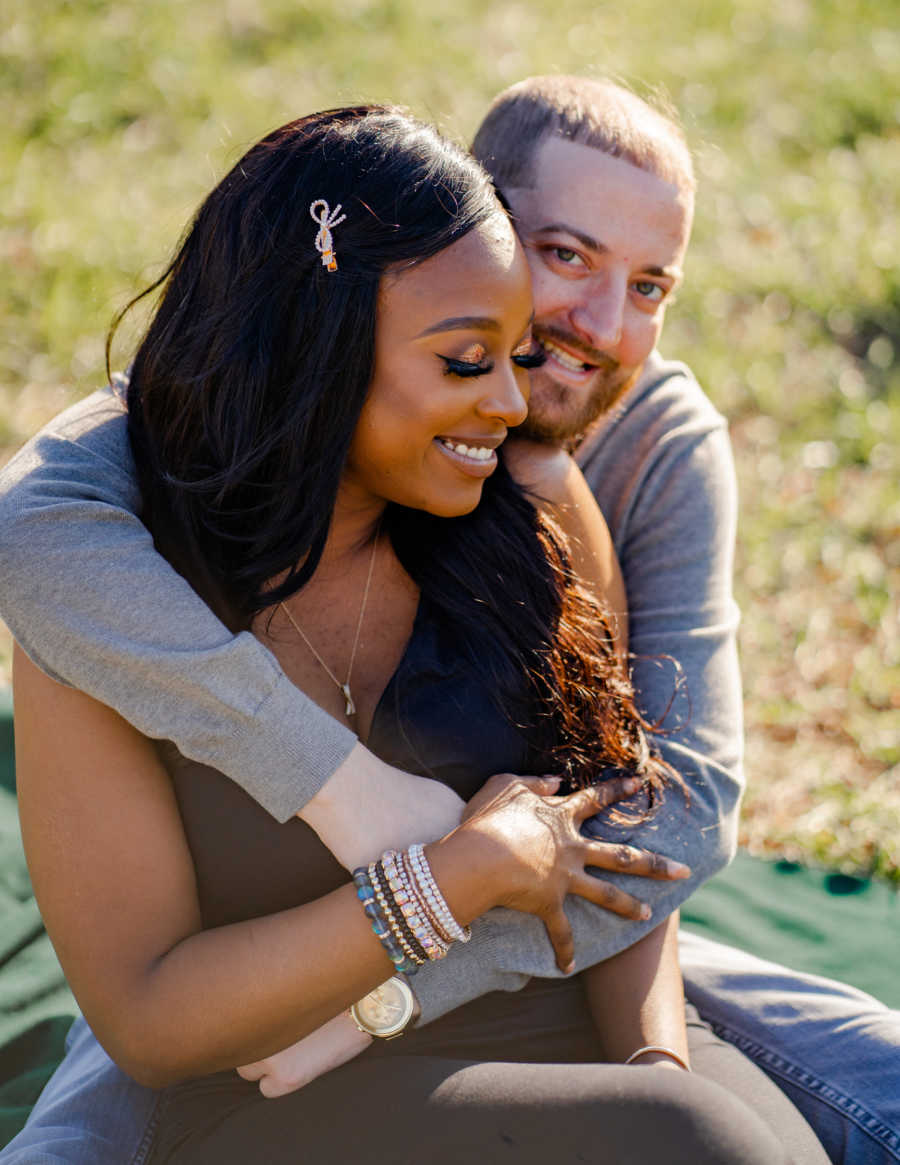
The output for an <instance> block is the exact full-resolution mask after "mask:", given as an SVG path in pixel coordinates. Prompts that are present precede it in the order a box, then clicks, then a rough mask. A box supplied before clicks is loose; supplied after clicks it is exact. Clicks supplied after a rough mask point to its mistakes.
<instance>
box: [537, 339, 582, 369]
mask: <svg viewBox="0 0 900 1165" xmlns="http://www.w3.org/2000/svg"><path fill="white" fill-rule="evenodd" d="M541 343H542V345H543V348H544V351H545V352H549V353H550V354H551V356H553V358H554V360H558V361H559V362H560V364H562V366H563V367H564V368H571V369H572V371H573V372H584V371H585V369H586V368H587V367H588V366H587V365H586V364H585V362H584V361H583V360H576V359H575V357H574V356H570V355H569V353H568V352H564V351H563V350H562V348H557V346H556V345H555V344H551V342H550V341H549V340H542V341H541Z"/></svg>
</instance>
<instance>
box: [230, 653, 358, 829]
mask: <svg viewBox="0 0 900 1165" xmlns="http://www.w3.org/2000/svg"><path fill="white" fill-rule="evenodd" d="M298 695H300V693H299V692H298V689H297V687H296V685H294V684H292V683H291V681H290V680H289V679H288V678H287V677H286V676H283V675H282V676H280V677H279V678H278V680H277V681H276V683H275V685H274V686H273V687H272V689H271V690H270V691H269V693H268V695H267V696H266V697H265V699H264V700H263V701H262V703H261V704H260V705H259V707H258V708H257V709H256V711H255V713H254V714H253V716H252V717H250V718H249V720H248V721H247V724H246V728H245V731H244V732H242V733H241V735H240V737H239V738H237V739H235V740H233V742H232V743H233V751H232V752H231V756H230V758H229V761H230V763H229V769H230V770H231V771H232V772H237V773H241V774H242V779H241V782H240V783H241V786H242V788H243V789H245V790H246V792H247V793H249V794H250V796H251V797H252V798H253V799H254V800H255V801H258V802H259V803H260V805H262V807H263V808H264V809H265V810H266V811H267V812H268V813H270V814H271V815H272V816H273V817H274V818H275V819H276V820H277V821H280V822H282V823H283V822H285V821H289V820H290V818H291V817H293V816H294V815H295V814H296V813H297V812H298V811H299V810H300V809H302V808H303V806H304V805H305V804H306V802H307V801H309V800H310V799H311V798H312V797H314V796H315V795H316V793H318V792H319V790H320V789H321V788H322V786H323V785H325V784H326V783H327V782H328V780H329V779H330V778H331V777H332V776H333V775H334V773H335V770H336V769H338V768H339V767H340V766H341V765H342V764H343V763H344V761H345V760H346V759H347V757H348V755H349V754H350V751H351V750H352V749H353V747H354V745H355V744H356V743H357V738H356V736H355V734H354V733H353V732H351V731H350V729H349V728H347V727H345V726H344V725H343V724H340V723H339V722H338V721H337V720H335V719H334V717H332V716H329V715H328V713H327V712H325V711H323V709H321V708H320V707H319V706H318V705H317V704H315V703H313V701H312V700H310V699H308V698H307V699H306V700H304V705H303V708H302V710H300V711H298V704H297V701H298ZM248 774H249V776H248Z"/></svg>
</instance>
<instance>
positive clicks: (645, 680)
mask: <svg viewBox="0 0 900 1165" xmlns="http://www.w3.org/2000/svg"><path fill="white" fill-rule="evenodd" d="M581 461H582V468H583V471H584V473H585V476H586V478H587V480H588V483H589V485H590V486H591V488H592V490H593V492H594V494H595V496H596V497H597V500H598V502H599V503H600V507H601V509H602V510H603V512H604V515H605V516H606V518H607V521H608V522H609V526H610V530H611V532H612V535H613V540H614V543H615V546H616V551H617V553H618V555H619V560H620V563H621V566H622V572H623V575H624V578H625V587H626V591H627V594H628V606H629V631H630V634H629V639H630V648H631V652H632V655H633V679H634V684H635V689H636V691H637V694H638V702H639V705H640V707H641V710H642V711H643V712H644V714H645V716H646V717H647V719H648V720H649V721H650V722H651V723H654V722H656V721H658V720H660V719H662V720H663V722H662V723H661V724H660V725H659V731H658V732H657V733H655V735H654V741H655V743H656V745H657V747H658V748H659V750H660V751H661V753H662V754H663V756H664V757H665V759H666V760H667V761H668V762H669V763H670V764H671V765H672V767H673V768H674V769H676V770H677V772H678V773H680V775H681V776H682V778H683V780H684V782H685V785H686V787H687V790H688V794H689V796H688V797H687V798H686V797H685V796H684V795H683V794H682V793H681V792H680V791H679V790H677V789H675V788H671V789H669V790H668V791H667V794H666V798H665V800H664V802H663V804H662V806H661V807H660V809H659V811H658V812H657V813H656V814H655V815H654V816H653V817H651V818H650V819H648V820H647V821H645V822H643V823H641V824H640V825H637V826H635V827H627V828H626V827H616V826H609V825H605V824H603V823H602V821H601V820H600V819H599V818H596V819H592V820H591V821H590V822H588V823H586V825H585V829H586V831H587V832H589V833H591V834H592V835H594V836H597V837H601V838H604V839H606V840H610V841H622V842H627V843H629V844H631V845H635V846H639V847H641V848H645V849H651V850H656V851H658V852H660V853H663V854H665V855H666V856H668V857H672V858H675V859H677V860H678V861H682V862H686V863H687V864H688V865H689V866H690V867H691V870H692V874H691V877H690V878H688V879H686V880H685V881H683V882H657V881H652V880H651V879H648V878H636V877H629V876H626V875H618V874H610V873H607V872H604V873H603V875H602V876H603V877H604V878H605V879H609V880H610V881H612V882H614V883H616V884H617V885H619V886H620V887H621V888H622V889H625V890H627V891H628V892H629V893H632V894H634V895H635V896H636V897H637V898H639V899H640V900H642V901H645V902H647V903H648V904H649V905H650V906H651V908H652V911H653V914H652V918H651V919H650V921H649V922H647V923H638V922H633V921H629V920H626V919H623V918H620V917H619V916H618V915H615V914H611V913H609V912H607V911H604V910H601V909H599V908H597V907H595V906H593V905H592V904H590V903H588V902H586V901H585V900H584V899H581V898H575V897H570V898H569V899H568V901H567V904H566V910H567V913H568V915H569V919H570V921H571V923H572V928H573V933H574V937H575V950H576V970H583V969H584V968H585V967H587V966H590V965H592V964H593V963H596V962H599V961H601V960H602V959H606V958H609V957H610V956H612V955H614V954H616V953H617V952H618V951H620V950H622V949H624V948H625V947H628V946H630V945H631V944H632V943H634V942H635V941H636V940H637V939H639V938H640V937H641V936H642V935H643V934H645V933H646V932H647V931H648V930H650V929H652V928H653V927H655V926H657V925H658V924H659V923H660V922H662V921H663V920H664V919H665V918H666V917H668V915H669V914H671V912H672V911H673V910H676V909H677V908H678V907H679V906H680V905H681V904H682V903H683V902H684V901H685V899H686V898H687V897H688V896H689V895H690V894H691V893H692V892H693V891H694V890H695V889H697V887H698V886H699V885H700V884H701V883H702V882H704V881H705V880H706V879H707V878H709V877H711V876H712V875H713V874H715V873H716V872H717V871H718V870H720V869H722V868H723V867H724V866H725V865H726V864H727V863H728V862H729V861H730V860H731V858H732V857H733V855H734V851H735V847H736V838H737V819H738V809H739V805H740V797H741V792H742V790H743V773H742V747H743V731H742V717H741V687H740V675H739V672H738V663H737V648H736V631H737V624H738V612H737V607H736V605H735V603H734V600H733V598H732V591H731V583H732V566H733V548H734V540H735V529H736V514H737V491H736V485H735V475H734V466H733V461H732V456H731V448H730V444H729V440H728V435H727V431H726V427H725V422H724V420H723V419H722V417H721V416H719V414H718V413H716V411H715V410H714V409H713V408H712V406H711V404H710V403H709V401H708V400H707V398H706V397H705V396H704V394H703V393H702V391H701V390H700V388H699V386H698V385H697V383H696V381H695V380H694V379H693V377H692V376H691V375H690V373H689V372H688V370H687V369H686V368H684V367H683V366H682V365H674V364H666V365H663V364H662V362H661V361H660V360H659V359H658V358H656V357H654V359H653V360H652V361H651V362H650V364H649V365H648V368H647V370H646V371H645V374H644V376H643V377H642V378H641V381H640V382H639V383H638V384H637V385H636V386H635V388H634V389H633V390H632V392H631V393H630V394H629V397H628V398H627V399H626V401H625V403H624V406H623V408H622V409H621V410H620V411H619V412H618V413H617V414H616V415H615V416H613V417H610V418H609V420H608V423H607V424H606V425H605V427H604V428H603V430H602V431H601V433H600V434H599V435H598V437H596V438H595V439H594V440H593V441H591V442H590V444H589V445H588V446H587V447H586V449H585V450H584V454H583V456H582V458H581ZM676 661H677V666H676ZM473 932H474V939H475V941H473V942H472V943H470V944H469V945H468V946H467V947H458V948H453V949H451V952H450V955H449V956H448V957H447V959H445V960H444V961H443V962H441V963H435V964H430V965H428V966H427V967H423V968H422V969H421V970H420V972H419V974H418V975H417V976H416V979H415V989H416V994H417V995H418V997H419V1001H420V1004H421V1007H422V1020H421V1021H420V1022H428V1021H429V1020H431V1019H434V1018H436V1017H437V1016H438V1015H440V1014H442V1013H443V1012H444V1011H446V1010H449V1008H450V1007H456V1006H459V1005H461V1004H462V1003H464V1002H467V1001H468V1000H469V999H473V998H475V997H476V996H478V995H481V994H484V993H485V992H486V991H491V990H507V991H512V990H516V989H518V988H520V987H522V986H523V985H524V983H525V982H526V981H527V977H528V976H529V975H541V976H548V977H554V976H557V975H559V971H558V970H557V968H556V965H555V963H554V961H553V952H552V949H551V947H550V943H549V941H548V940H547V937H546V934H545V932H544V930H543V927H542V925H541V924H540V922H539V921H538V920H537V919H536V918H533V917H532V916H530V915H528V916H526V915H520V914H517V915H513V914H512V913H511V912H509V911H505V910H494V911H491V912H490V913H489V914H488V915H486V916H485V917H484V918H482V919H481V920H479V922H477V923H476V924H475V926H474V927H473Z"/></svg>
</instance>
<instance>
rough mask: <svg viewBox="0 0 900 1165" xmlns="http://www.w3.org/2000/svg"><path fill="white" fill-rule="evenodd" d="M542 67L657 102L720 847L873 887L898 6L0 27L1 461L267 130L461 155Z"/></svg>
mask: <svg viewBox="0 0 900 1165" xmlns="http://www.w3.org/2000/svg"><path fill="white" fill-rule="evenodd" d="M558 70H567V71H587V72H594V73H612V74H615V75H618V76H621V77H623V78H625V79H627V80H630V81H632V82H633V83H635V84H636V85H637V86H638V87H639V88H640V89H646V88H648V87H656V86H659V87H661V88H662V89H663V90H664V91H665V92H666V93H667V94H668V95H669V97H670V98H671V99H672V100H673V101H674V103H675V104H676V105H677V106H678V107H679V108H680V109H681V110H682V112H683V115H684V117H685V121H686V124H687V130H688V133H689V136H690V138H691V141H692V143H693V144H694V146H695V149H696V152H697V157H698V169H699V174H700V183H701V185H700V201H699V206H698V217H697V226H696V233H695V241H694V244H693V246H692V250H691V255H690V259H689V265H688V282H687V285H686V287H685V289H684V291H683V293H682V294H681V296H680V303H679V304H678V305H677V306H676V307H675V308H674V309H673V312H672V313H671V316H670V322H669V325H668V332H667V339H666V343H665V345H664V349H665V351H666V353H667V354H669V355H676V356H678V357H680V358H682V359H685V360H687V361H688V362H689V363H691V364H692V365H693V367H694V368H695V370H696V371H697V372H698V374H699V376H700V378H701V380H702V382H703V383H704V384H705V385H706V387H707V388H708V390H709V392H710V394H711V395H712V397H713V399H714V400H715V401H716V403H717V404H718V406H719V407H720V408H721V409H722V410H723V411H724V412H725V413H726V414H727V415H728V416H729V418H730V419H731V421H732V431H733V436H734V441H735V450H736V455H737V460H738V470H739V476H740V482H741V488H742V497H743V502H742V520H741V534H740V546H739V554H738V563H737V573H736V583H737V591H738V596H739V599H740V602H741V605H742V608H743V611H744V623H743V629H742V658H743V668H744V675H745V682H746V690H747V745H748V767H749V774H750V779H751V787H750V793H749V795H748V799H747V804H746V809H745V814H744V823H745V825H744V840H745V842H747V843H748V844H750V845H751V846H752V847H753V848H754V849H758V850H764V851H769V852H779V853H788V854H790V855H792V856H798V855H799V856H801V857H806V858H807V859H813V860H820V861H823V862H828V863H831V864H835V863H836V864H840V863H847V864H848V865H849V866H851V867H852V868H854V869H857V870H860V869H861V870H864V871H865V870H871V871H876V872H879V873H881V874H883V875H885V876H889V877H892V878H894V879H897V880H900V613H898V598H897V596H898V594H900V490H898V486H897V480H898V475H900V452H898V451H900V372H898V361H897V353H898V349H900V273H898V270H900V264H898V259H897V256H898V254H900V206H898V202H900V193H898V192H900V134H898V124H900V30H898V25H897V20H896V5H895V4H894V3H893V0H883V2H881V3H875V2H870V3H866V2H860V0H857V2H854V0H846V2H842V3H838V2H837V0H815V2H814V0H783V2H780V3H778V4H775V3H772V4H760V3H759V2H758V0H734V2H731V3H726V2H724V0H708V2H707V0H683V2H682V3H681V4H678V5H673V4H663V3H661V2H659V0H634V2H633V3H631V4H630V5H628V6H627V7H626V6H623V5H621V4H619V3H616V4H612V3H608V2H607V3H599V4H598V3H593V2H591V3H589V2H587V0H557V2H555V3H553V4H549V3H548V4H535V3H525V2H524V0H523V2H521V3H513V2H508V0H507V2H504V0H498V2H496V3H493V4H491V5H489V6H488V5H484V4H483V3H474V2H473V0H462V2H460V3H455V4H454V5H452V6H451V5H449V4H446V3H445V4H438V5H416V4H413V3H412V2H411V0H393V2H391V0H382V2H380V3H369V2H366V0H347V3H344V4H342V5H341V6H339V7H338V6H332V5H325V4H324V3H307V4H302V3H297V2H296V0H226V2H224V3H223V2H222V0H215V2H213V0H154V2H152V3H149V4H148V3H141V4H139V3H137V2H136V0H119V2H117V3H116V4H109V3H106V2H100V0H94V2H89V0H79V2H78V3H63V2H62V0H53V2H51V0H29V3H28V4H14V3H13V0H0V76H2V78H3V85H2V88H0V94H2V96H0V102H2V105H0V114H2V118H0V174H2V175H3V178H2V182H3V198H2V199H0V288H2V298H3V311H2V314H0V447H3V448H4V449H5V451H6V453H9V452H10V451H11V450H12V449H14V448H15V447H16V446H17V445H18V444H19V443H20V442H21V441H22V440H23V439H25V437H27V436H28V435H29V434H30V433H31V432H33V431H34V429H35V428H36V427H37V426H38V425H39V424H40V423H41V422H42V421H43V420H44V419H46V418H48V417H49V416H51V415H52V414H53V413H54V412H55V411H57V410H58V409H59V408H60V407H61V406H62V405H63V404H65V403H66V402H67V401H69V400H72V399H75V398H76V397H77V396H78V395H81V394H83V393H85V392H86V391H88V390H89V389H90V388H92V387H93V386H95V385H96V384H98V383H100V382H101V380H102V378H103V370H102V355H103V337H104V333H105V330H106V327H107V324H108V322H109V320H110V318H111V317H112V315H113V313H114V311H115V310H116V309H117V308H118V307H120V306H121V305H122V303H123V302H124V301H125V300H126V299H127V298H128V297H129V295H130V294H132V293H133V292H134V291H135V290H136V289H137V288H138V287H140V286H141V285H142V284H143V283H144V282H147V281H149V280H150V279H151V278H152V277H153V276H154V274H155V273H156V272H158V271H159V270H160V269H161V266H162V265H163V263H164V261H165V259H166V257H167V255H168V254H169V252H170V250H171V248H172V246H173V244H174V242H175V240H176V239H177V237H178V235H179V233H180V231H181V229H182V228H183V226H184V224H185V222H186V221H187V219H188V218H189V216H190V214H191V211H192V210H193V208H194V207H195V206H196V204H197V202H198V200H199V199H200V197H201V196H202V195H203V194H204V192H205V191H206V190H207V189H208V188H209V187H210V185H211V184H212V183H213V181H214V180H215V179H216V177H217V176H219V175H220V174H221V173H223V171H224V169H225V168H226V167H227V166H228V165H229V164H230V163H232V162H233V161H234V160H235V159H236V158H237V157H238V156H239V154H240V153H241V152H242V150H243V149H244V148H245V147H246V146H247V145H248V144H250V142H252V141H253V140H255V139H256V138H257V137H259V136H260V135H261V134H262V133H263V132H264V131H265V130H266V129H268V128H270V127H272V126H274V125H276V124H278V123H280V122H282V121H284V120H286V119H288V118H289V117H291V116H294V115H297V114H300V113H304V112H308V111H309V110H311V109H314V108H322V107H327V106H332V105H338V104H346V103H349V102H352V101H357V100H363V99H365V100H393V101H398V102H401V103H404V104H407V105H409V106H411V107H412V108H413V110H414V111H415V112H417V113H419V114H421V115H423V116H425V117H428V118H430V119H431V120H434V121H437V122H438V123H439V124H440V125H442V127H443V128H444V129H445V130H446V131H447V132H449V133H451V134H452V135H454V136H457V137H460V138H467V137H468V136H469V135H470V134H471V131H472V129H473V128H474V126H475V125H476V124H477V120H478V117H479V115H480V113H481V112H482V111H483V109H484V107H485V105H486V103H487V100H488V99H489V98H490V96H491V95H492V94H493V93H494V92H495V91H496V90H497V89H498V88H499V87H501V86H502V85H504V84H506V83H508V82H510V81H513V80H515V79H517V78H519V77H521V76H523V75H526V74H528V73H533V72H544V71H548V72H552V71H558ZM126 353H127V348H126V346H125V345H123V346H122V347H121V348H120V349H119V363H121V362H122V360H123V359H124V357H125V355H126ZM0 456H2V455H0ZM7 659H8V648H7V647H5V646H4V647H2V648H0V668H2V669H3V670H4V671H8V663H7Z"/></svg>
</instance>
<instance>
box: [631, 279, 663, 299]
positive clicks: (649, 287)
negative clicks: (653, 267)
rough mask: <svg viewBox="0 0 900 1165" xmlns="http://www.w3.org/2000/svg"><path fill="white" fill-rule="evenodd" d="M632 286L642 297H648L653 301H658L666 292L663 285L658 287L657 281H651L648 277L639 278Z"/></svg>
mask: <svg viewBox="0 0 900 1165" xmlns="http://www.w3.org/2000/svg"><path fill="white" fill-rule="evenodd" d="M633 287H634V290H635V291H636V292H637V293H638V295H640V296H642V298H644V299H649V300H650V301H651V302H653V303H659V301H660V300H661V299H663V298H664V296H665V294H666V291H665V288H664V287H660V285H659V284H658V283H651V282H650V280H649V279H641V280H639V281H638V282H637V283H635V284H633Z"/></svg>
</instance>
